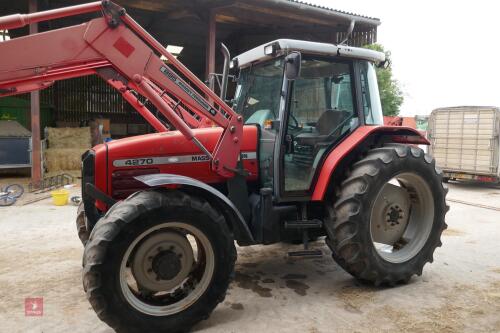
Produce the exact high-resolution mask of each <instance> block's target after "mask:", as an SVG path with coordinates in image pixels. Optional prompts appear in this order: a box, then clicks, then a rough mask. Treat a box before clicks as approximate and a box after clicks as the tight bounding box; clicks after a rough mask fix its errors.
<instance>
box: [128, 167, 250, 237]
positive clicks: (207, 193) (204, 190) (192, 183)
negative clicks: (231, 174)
mask: <svg viewBox="0 0 500 333" xmlns="http://www.w3.org/2000/svg"><path fill="white" fill-rule="evenodd" d="M134 178H135V179H137V180H138V181H140V182H142V183H144V184H146V185H147V186H149V187H153V188H164V187H167V188H168V185H170V186H176V187H177V186H178V187H180V189H181V190H185V191H187V192H189V193H193V194H198V195H200V196H202V197H203V198H204V199H206V200H207V201H208V202H210V204H212V205H213V206H214V207H215V208H216V209H218V210H219V211H220V212H221V213H222V214H223V215H224V217H225V219H226V222H228V223H229V227H230V228H231V230H232V231H233V233H234V237H235V239H236V241H238V244H239V245H251V244H254V243H255V242H254V239H253V236H252V233H251V232H250V229H249V228H248V225H247V224H246V222H245V219H244V218H243V216H241V214H240V212H239V211H238V209H237V208H236V207H235V206H234V204H233V203H232V202H231V200H229V198H228V197H227V196H225V195H224V194H222V193H221V192H219V191H218V190H216V189H215V188H213V187H212V186H210V185H207V184H205V183H203V182H200V181H199V180H196V179H193V178H190V177H185V176H180V175H174V174H167V173H160V174H151V175H142V176H137V177H134Z"/></svg>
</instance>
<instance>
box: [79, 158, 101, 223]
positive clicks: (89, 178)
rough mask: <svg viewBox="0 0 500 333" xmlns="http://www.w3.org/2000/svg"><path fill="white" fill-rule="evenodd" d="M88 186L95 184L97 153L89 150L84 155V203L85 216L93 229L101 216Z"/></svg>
mask: <svg viewBox="0 0 500 333" xmlns="http://www.w3.org/2000/svg"><path fill="white" fill-rule="evenodd" d="M86 184H92V185H94V184H95V152H94V151H93V150H87V151H86V152H85V153H84V154H83V155H82V202H83V207H84V210H85V215H86V217H87V219H88V221H89V223H90V224H91V227H93V226H94V224H95V223H96V222H97V220H98V219H99V218H100V214H99V212H98V211H97V209H96V207H95V199H94V198H92V197H91V196H89V195H88V194H87V193H86V189H85V186H86Z"/></svg>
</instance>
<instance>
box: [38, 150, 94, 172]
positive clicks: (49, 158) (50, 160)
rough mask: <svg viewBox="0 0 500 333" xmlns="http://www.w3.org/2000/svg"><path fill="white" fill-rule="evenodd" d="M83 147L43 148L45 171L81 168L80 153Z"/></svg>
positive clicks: (82, 151)
mask: <svg viewBox="0 0 500 333" xmlns="http://www.w3.org/2000/svg"><path fill="white" fill-rule="evenodd" d="M85 151H86V149H85V148H49V149H47V150H45V154H44V158H45V166H46V168H47V172H49V173H51V172H59V173H63V171H70V170H81V166H82V154H83V153H84V152H85Z"/></svg>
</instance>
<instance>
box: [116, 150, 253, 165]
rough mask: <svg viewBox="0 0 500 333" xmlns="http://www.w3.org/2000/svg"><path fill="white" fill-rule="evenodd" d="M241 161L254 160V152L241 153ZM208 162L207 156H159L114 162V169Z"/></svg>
mask: <svg viewBox="0 0 500 333" xmlns="http://www.w3.org/2000/svg"><path fill="white" fill-rule="evenodd" d="M241 157H242V159H243V160H255V159H256V158H257V153H256V152H246V153H241ZM208 161H210V158H209V157H208V156H207V155H203V154H200V155H181V156H161V157H144V158H131V159H123V160H114V161H113V166H115V167H135V166H141V165H162V164H180V163H203V162H208Z"/></svg>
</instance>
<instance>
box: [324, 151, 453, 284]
mask: <svg viewBox="0 0 500 333" xmlns="http://www.w3.org/2000/svg"><path fill="white" fill-rule="evenodd" d="M446 192H447V190H446V189H445V188H444V186H443V184H442V173H441V171H439V170H438V169H436V167H435V162H434V160H433V159H432V158H431V157H430V156H428V155H425V154H424V152H423V151H422V150H421V149H419V148H416V147H410V146H405V145H391V146H386V147H383V148H377V149H373V150H370V151H369V152H368V154H367V156H366V157H365V158H364V159H362V160H360V161H358V162H357V163H355V164H354V166H353V168H352V170H351V172H350V174H349V176H348V178H347V179H346V180H345V181H344V182H343V183H342V185H341V187H340V191H339V196H338V199H337V201H336V202H335V204H334V206H333V207H331V208H330V219H329V221H328V222H327V223H326V224H325V227H326V229H327V233H328V236H329V237H328V240H327V242H328V244H329V246H330V248H331V249H332V252H333V258H334V259H335V260H336V261H337V263H339V265H340V266H342V267H343V268H344V269H345V270H346V271H348V272H349V273H350V274H352V275H353V276H355V277H356V278H359V279H361V280H365V281H370V282H373V283H375V284H376V285H380V284H387V285H394V284H396V283H399V282H406V281H408V280H409V279H410V278H411V276H412V275H414V274H417V275H421V274H422V269H423V267H424V265H425V264H426V263H427V262H432V260H433V253H434V250H435V249H436V247H438V246H441V241H440V237H441V233H442V231H443V230H444V229H445V228H446V223H445V214H446V212H447V211H448V206H447V205H446V201H445V197H446Z"/></svg>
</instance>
